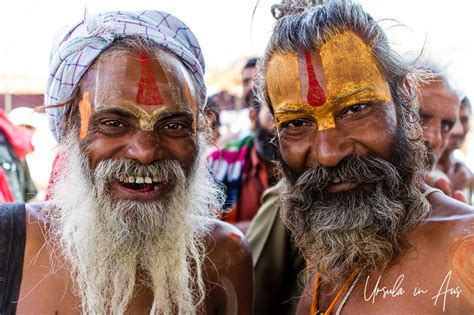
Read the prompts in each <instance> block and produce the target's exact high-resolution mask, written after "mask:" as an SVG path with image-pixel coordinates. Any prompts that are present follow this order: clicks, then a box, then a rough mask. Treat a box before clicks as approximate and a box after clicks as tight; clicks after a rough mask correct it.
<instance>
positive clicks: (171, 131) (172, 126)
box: [161, 122, 191, 137]
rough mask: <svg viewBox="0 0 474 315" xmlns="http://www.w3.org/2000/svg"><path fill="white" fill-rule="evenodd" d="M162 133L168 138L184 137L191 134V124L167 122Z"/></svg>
mask: <svg viewBox="0 0 474 315" xmlns="http://www.w3.org/2000/svg"><path fill="white" fill-rule="evenodd" d="M161 128H162V132H163V134H165V135H168V136H170V137H184V136H188V135H189V134H190V132H191V124H188V123H185V122H168V123H165V124H164V125H163V126H162V127H161Z"/></svg>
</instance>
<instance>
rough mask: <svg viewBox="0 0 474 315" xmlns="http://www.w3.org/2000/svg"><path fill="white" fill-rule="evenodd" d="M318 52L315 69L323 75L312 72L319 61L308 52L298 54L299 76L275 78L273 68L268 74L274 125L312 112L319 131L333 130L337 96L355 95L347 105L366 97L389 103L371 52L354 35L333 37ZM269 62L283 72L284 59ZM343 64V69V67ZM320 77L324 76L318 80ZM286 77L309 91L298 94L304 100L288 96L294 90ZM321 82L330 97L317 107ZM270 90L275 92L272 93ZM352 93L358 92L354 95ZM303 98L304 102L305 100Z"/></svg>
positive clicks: (322, 90) (347, 34) (387, 90)
mask: <svg viewBox="0 0 474 315" xmlns="http://www.w3.org/2000/svg"><path fill="white" fill-rule="evenodd" d="M318 53H319V55H320V56H321V64H318V69H320V70H321V71H320V72H323V73H321V74H319V73H316V72H315V71H314V70H315V69H314V62H316V63H318V62H317V60H318V59H316V60H312V58H311V54H310V53H309V52H305V53H304V56H303V54H301V55H300V54H298V57H297V58H298V63H299V67H298V69H297V70H298V72H299V73H298V75H297V76H295V75H294V73H291V75H290V76H286V77H285V75H284V74H280V75H281V76H283V77H282V78H277V79H275V77H276V76H275V74H276V73H278V72H277V71H275V70H276V69H273V71H272V72H271V73H272V74H273V75H271V78H270V79H271V81H274V82H273V83H270V84H269V95H270V98H271V99H272V103H273V102H274V101H276V102H274V103H273V104H274V106H275V107H277V108H275V114H276V116H277V117H276V118H277V122H278V121H283V120H288V119H292V118H294V117H298V115H299V114H298V112H300V113H308V112H311V113H312V116H314V117H315V118H316V120H317V121H318V129H319V130H324V129H329V128H335V121H334V115H333V114H334V108H335V106H336V105H338V104H339V103H340V102H339V101H338V99H339V96H340V95H354V96H353V100H352V101H351V102H350V103H349V102H348V104H347V105H346V106H348V105H350V104H352V103H353V102H355V101H358V99H360V100H362V99H365V98H374V99H376V100H377V101H388V100H390V92H389V88H388V84H387V82H386V81H385V80H384V79H383V77H382V74H381V72H380V71H379V69H378V66H377V63H376V61H375V60H374V56H373V54H372V50H371V49H370V47H369V46H368V45H367V44H365V43H364V42H363V41H362V39H360V38H359V37H358V36H357V35H355V34H354V33H352V32H345V33H342V34H338V35H336V36H334V37H333V38H332V39H331V40H329V41H328V42H327V43H326V44H324V45H323V46H322V47H321V49H320V52H318ZM293 55H296V54H293ZM276 56H278V55H276ZM272 59H274V60H273V61H274V62H276V64H278V67H276V68H283V69H285V68H286V67H287V64H286V63H285V58H272ZM286 59H288V58H286ZM342 65H346V66H344V67H343V66H342ZM290 66H291V65H290ZM290 69H291V67H290ZM278 70H280V69H278ZM323 74H324V77H321V76H322V75H323ZM288 78H299V79H298V81H297V82H298V83H297V89H301V90H302V91H304V90H307V91H308V92H307V93H304V94H306V95H304V94H302V95H301V99H302V100H303V101H301V102H300V100H299V99H296V98H294V97H291V96H290V95H291V94H292V93H291V89H294V87H293V86H288V84H287V83H288V82H287V81H286V80H288ZM285 79H286V80H285ZM318 79H320V80H318ZM321 80H322V81H321ZM321 82H322V83H325V84H326V85H327V91H328V92H327V95H328V96H329V98H325V101H324V103H323V104H321V105H319V104H318V100H321V98H319V97H318V96H324V89H323V87H322V86H321V84H320V83H321ZM272 86H273V89H272V88H271V87H272ZM285 86H288V87H287V88H286V90H287V91H288V92H290V93H288V95H285V94H284V93H283V90H285ZM275 87H277V88H275ZM279 90H282V91H279ZM366 90H367V91H366ZM272 91H273V92H278V93H272ZM354 91H359V92H358V93H355V92H354ZM370 91H372V92H370ZM353 92H354V93H353ZM272 94H273V95H272ZM306 96H307V97H306ZM305 98H307V99H306V100H305ZM311 99H312V100H311ZM305 101H306V102H305ZM314 105H319V106H314ZM339 105H340V104H339ZM297 107H300V108H301V109H302V111H295V108H297ZM303 109H304V110H303ZM278 114H281V115H278ZM278 116H280V117H278Z"/></svg>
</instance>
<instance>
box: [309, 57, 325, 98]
mask: <svg viewBox="0 0 474 315" xmlns="http://www.w3.org/2000/svg"><path fill="white" fill-rule="evenodd" d="M304 57H305V60H306V70H307V72H308V95H307V98H308V103H309V105H311V106H321V105H323V104H324V103H326V95H324V91H323V89H322V88H321V86H320V85H319V83H318V79H316V74H315V73H314V68H313V64H312V62H311V55H310V54H309V52H308V51H305V53H304Z"/></svg>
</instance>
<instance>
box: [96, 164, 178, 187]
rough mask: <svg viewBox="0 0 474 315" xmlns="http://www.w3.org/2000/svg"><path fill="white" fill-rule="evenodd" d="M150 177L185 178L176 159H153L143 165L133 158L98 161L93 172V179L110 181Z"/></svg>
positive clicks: (171, 180) (166, 180)
mask: <svg viewBox="0 0 474 315" xmlns="http://www.w3.org/2000/svg"><path fill="white" fill-rule="evenodd" d="M127 177H128V178H150V179H152V180H153V182H162V183H169V184H170V183H171V184H172V183H176V182H177V181H180V180H183V179H184V178H186V176H185V172H184V169H183V168H182V166H181V164H180V163H179V162H178V161H176V160H162V161H155V162H153V163H152V164H148V165H144V164H142V163H140V162H138V161H136V160H133V159H117V160H115V159H108V160H103V161H100V162H99V164H98V165H97V167H96V169H95V170H94V172H93V181H94V182H96V181H101V182H106V183H110V182H112V181H115V180H117V179H123V178H127Z"/></svg>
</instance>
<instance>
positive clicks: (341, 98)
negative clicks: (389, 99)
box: [331, 88, 372, 103]
mask: <svg viewBox="0 0 474 315" xmlns="http://www.w3.org/2000/svg"><path fill="white" fill-rule="evenodd" d="M362 92H372V89H367V88H358V89H355V90H352V91H350V92H348V93H346V94H343V95H341V96H335V97H334V99H333V100H331V102H332V103H342V102H344V101H346V100H347V99H349V98H351V97H353V96H354V95H357V94H360V93H362Z"/></svg>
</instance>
